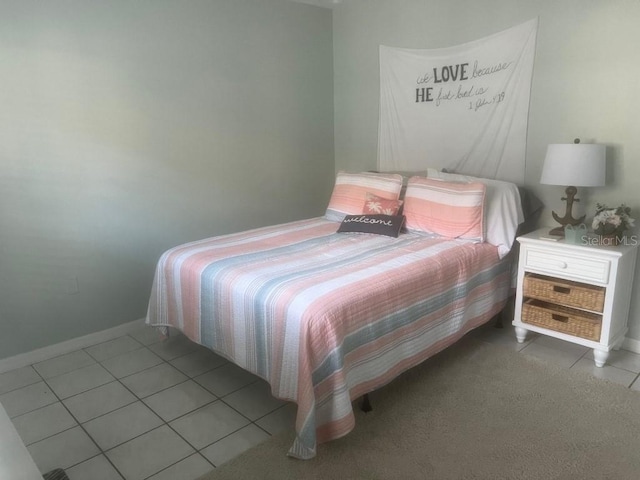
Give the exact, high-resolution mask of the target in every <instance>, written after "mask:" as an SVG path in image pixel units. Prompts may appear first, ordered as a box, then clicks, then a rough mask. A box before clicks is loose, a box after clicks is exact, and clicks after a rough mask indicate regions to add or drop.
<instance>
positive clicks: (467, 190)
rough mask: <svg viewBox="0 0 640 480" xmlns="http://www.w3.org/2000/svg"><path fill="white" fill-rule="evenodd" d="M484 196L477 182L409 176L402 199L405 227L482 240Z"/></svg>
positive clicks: (449, 236) (480, 184)
mask: <svg viewBox="0 0 640 480" xmlns="http://www.w3.org/2000/svg"><path fill="white" fill-rule="evenodd" d="M484 196H485V186H484V184H482V183H479V182H473V183H452V182H445V181H442V180H431V179H428V178H424V177H412V178H411V179H409V184H408V186H407V193H406V195H405V199H404V214H405V216H406V218H407V220H406V222H407V229H409V230H414V231H415V230H417V231H422V232H427V233H435V234H437V235H441V236H443V237H448V238H464V239H468V240H475V241H478V242H482V241H484V228H483V208H484Z"/></svg>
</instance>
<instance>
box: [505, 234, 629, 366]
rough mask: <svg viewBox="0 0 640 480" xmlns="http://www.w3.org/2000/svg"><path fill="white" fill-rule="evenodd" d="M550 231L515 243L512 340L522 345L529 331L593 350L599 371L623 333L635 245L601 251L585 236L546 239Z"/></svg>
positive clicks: (608, 247) (600, 247)
mask: <svg viewBox="0 0 640 480" xmlns="http://www.w3.org/2000/svg"><path fill="white" fill-rule="evenodd" d="M548 232H549V229H548V228H543V229H540V230H537V231H535V232H532V233H530V234H527V235H523V236H521V237H518V238H517V240H518V242H519V243H520V257H519V261H518V285H517V290H516V304H515V313H514V319H513V325H514V326H515V329H516V338H517V340H518V342H519V343H522V342H524V340H525V337H526V335H527V332H528V331H532V332H538V333H541V334H543V335H548V336H551V337H555V338H559V339H562V340H566V341H568V342H573V343H577V344H579V345H584V346H586V347H589V348H593V356H594V359H595V364H596V366H597V367H602V366H604V364H605V363H606V362H607V358H608V357H609V352H610V351H611V349H616V350H617V349H618V348H620V347H621V346H622V342H623V341H624V338H625V334H626V333H627V320H628V316H629V303H630V301H631V292H632V286H633V274H634V271H635V265H636V256H637V245H636V244H635V243H636V242H632V241H631V239H628V241H627V242H626V244H625V245H618V246H601V245H597V241H596V239H595V238H593V237H588V238H587V241H586V242H584V243H583V244H581V245H574V244H569V243H565V241H564V239H559V240H556V241H554V240H548V239H547V238H548V237H549V235H548ZM545 237H547V238H545ZM555 238H557V237H555Z"/></svg>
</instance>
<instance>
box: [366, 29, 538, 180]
mask: <svg viewBox="0 0 640 480" xmlns="http://www.w3.org/2000/svg"><path fill="white" fill-rule="evenodd" d="M537 29H538V20H537V19H533V20H530V21H528V22H526V23H523V24H521V25H518V26H516V27H513V28H510V29H508V30H505V31H503V32H500V33H497V34H495V35H491V36H489V37H486V38H483V39H480V40H476V41H473V42H470V43H466V44H464V45H459V46H456V47H449V48H439V49H430V50H416V49H406V48H393V47H387V46H384V45H381V46H380V120H379V127H378V128H379V130H378V168H379V169H380V170H406V171H411V170H425V169H426V168H427V167H440V168H447V169H450V170H453V171H455V172H457V173H465V174H468V175H475V176H478V177H484V178H498V179H500V180H506V181H510V182H514V183H519V184H522V183H524V162H525V151H526V139H527V118H528V115H529V94H530V91H531V76H532V73H533V60H534V55H535V44H536V33H537Z"/></svg>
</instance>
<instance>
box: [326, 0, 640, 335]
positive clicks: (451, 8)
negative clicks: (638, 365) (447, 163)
mask: <svg viewBox="0 0 640 480" xmlns="http://www.w3.org/2000/svg"><path fill="white" fill-rule="evenodd" d="M534 17H539V29H538V41H537V51H536V61H535V67H534V75H533V84H532V92H531V106H530V116H529V129H528V143H527V157H526V172H525V178H526V184H527V186H528V187H530V188H531V189H532V190H534V192H535V193H536V194H537V195H538V196H539V197H540V198H541V199H542V200H543V201H544V203H545V204H546V205H547V208H546V210H545V213H544V215H543V219H542V223H543V224H547V225H552V224H553V220H552V219H551V213H550V212H551V210H555V211H557V212H558V213H559V214H561V215H562V214H563V213H564V204H563V203H562V202H561V201H560V197H561V196H562V195H563V190H564V189H563V188H562V187H551V186H541V185H539V179H540V173H541V171H542V162H543V160H544V155H545V151H546V147H547V145H548V144H550V143H570V142H572V141H573V139H574V138H576V137H579V138H581V139H582V141H583V142H586V143H589V142H597V143H603V144H606V145H607V161H608V167H607V169H608V171H607V175H608V178H607V186H606V187H602V188H593V189H589V190H587V191H583V190H582V189H581V190H580V191H579V197H580V198H581V202H580V203H579V204H576V205H574V208H575V213H580V214H582V213H587V214H588V215H589V216H590V217H592V216H593V211H594V205H595V202H596V201H599V202H605V203H609V204H610V205H617V204H619V203H622V202H625V203H627V204H629V205H630V206H631V207H632V209H633V212H634V213H635V216H636V217H638V218H640V195H639V194H638V192H640V163H639V162H638V159H640V130H639V128H638V125H639V122H638V112H640V95H638V91H637V90H638V84H639V81H638V79H640V53H639V50H638V47H639V46H640V28H639V26H640V2H638V1H637V0H536V1H531V0H428V1H426V0H347V1H345V2H343V3H341V4H340V5H337V6H336V7H335V8H334V17H333V23H334V37H333V42H334V89H335V93H334V95H335V152H336V169H344V170H350V171H358V170H367V169H372V168H375V167H376V150H377V128H378V99H379V70H378V46H379V45H380V44H384V45H389V46H396V47H406V48H438V47H446V46H452V45H458V44H460V43H464V42H467V41H470V40H474V39H477V38H481V37H484V36H486V35H489V34H492V33H495V32H499V31H501V30H504V29H506V28H509V27H511V26H514V25H517V24H519V23H522V22H524V21H526V20H529V19H531V18H534ZM426 166H428V165H426ZM576 207H577V208H576ZM636 277H637V281H636V282H635V287H634V292H635V294H634V299H633V301H632V305H631V315H630V333H629V335H628V336H629V337H630V338H633V339H636V340H640V301H639V300H638V298H639V297H640V268H638V269H636Z"/></svg>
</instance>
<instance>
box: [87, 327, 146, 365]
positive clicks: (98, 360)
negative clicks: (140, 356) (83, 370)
mask: <svg viewBox="0 0 640 480" xmlns="http://www.w3.org/2000/svg"><path fill="white" fill-rule="evenodd" d="M124 337H129V338H130V339H131V340H133V341H134V342H136V343H137V344H138V345H139V346H140V347H144V345H142V344H141V343H140V342H139V341H137V340H136V339H135V338H133V337H131V336H130V335H128V334H125V335H122V336H120V337H116V338H113V339H111V340H106V341H104V342H100V343H96V344H95V345H89V346H88V347H82V348H81V349H80V350H83V351H84V352H85V353H86V354H87V355H89V356H90V357H91V358H93V359H94V360H95V361H96V362H98V363H102V362H104V361H106V360H110V359H112V358H115V357H119V356H120V355H125V354H127V353H130V352H133V351H136V350H140V348H134V349H132V350H127V351H126V352H120V353H118V354H116V355H112V356H110V357H107V358H103V359H102V360H100V359H98V358H96V357H94V356H93V355H91V352H89V351H88V349H90V348H94V347H97V346H98V345H104V344H105V343H109V342H115V341H118V340H120V339H122V338H124Z"/></svg>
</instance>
